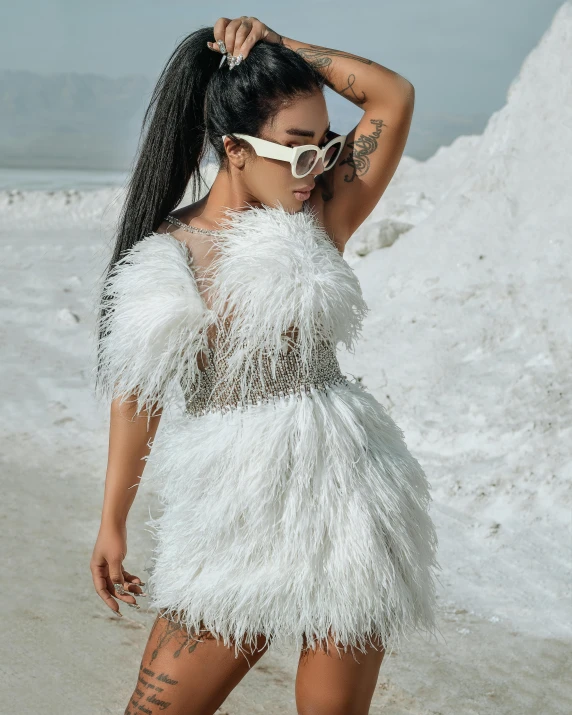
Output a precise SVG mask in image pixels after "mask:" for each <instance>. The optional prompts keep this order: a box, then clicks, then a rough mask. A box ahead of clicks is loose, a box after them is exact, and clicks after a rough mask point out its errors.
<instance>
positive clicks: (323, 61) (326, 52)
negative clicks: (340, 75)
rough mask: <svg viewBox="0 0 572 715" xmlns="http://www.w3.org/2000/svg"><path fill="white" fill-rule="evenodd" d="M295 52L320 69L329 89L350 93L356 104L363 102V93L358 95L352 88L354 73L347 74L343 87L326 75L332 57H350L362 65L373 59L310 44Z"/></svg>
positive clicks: (354, 78)
mask: <svg viewBox="0 0 572 715" xmlns="http://www.w3.org/2000/svg"><path fill="white" fill-rule="evenodd" d="M296 52H297V53H298V54H299V55H300V56H301V57H303V58H304V59H305V60H306V62H308V64H310V65H312V67H315V68H316V69H317V70H320V71H321V73H322V74H323V75H324V79H325V81H326V84H327V85H328V87H329V88H330V89H333V90H334V91H335V92H338V94H341V95H344V93H346V92H347V93H349V94H350V95H352V97H351V101H353V102H355V103H356V104H364V102H365V101H366V96H365V93H364V92H362V93H361V94H362V96H361V97H358V95H357V94H356V92H355V91H354V89H353V85H354V84H355V82H356V76H355V74H353V72H352V73H351V74H350V75H348V79H347V85H346V86H345V87H336V86H335V85H334V84H333V83H332V82H331V81H330V78H329V77H328V72H329V70H330V69H331V65H332V58H333V57H345V58H346V59H352V60H356V61H357V62H362V63H363V64H364V65H371V64H373V60H368V59H366V58H365V57H359V56H358V55H352V54H350V53H349V52H342V51H341V50H330V49H327V48H325V47H314V46H312V45H311V46H310V49H308V48H307V47H301V48H299V49H298V50H296ZM348 99H350V97H348Z"/></svg>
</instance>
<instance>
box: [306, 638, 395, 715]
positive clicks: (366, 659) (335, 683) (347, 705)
mask: <svg viewBox="0 0 572 715" xmlns="http://www.w3.org/2000/svg"><path fill="white" fill-rule="evenodd" d="M376 648H377V650H376V649H375V648H373V647H371V646H369V647H368V648H366V651H367V653H362V652H361V651H359V650H357V649H354V653H353V655H352V652H351V650H350V649H349V648H348V650H347V652H344V650H343V648H342V647H339V652H338V650H337V649H336V647H335V645H334V641H333V640H330V643H329V650H330V652H329V653H327V652H326V649H325V648H324V647H323V648H317V649H316V651H313V650H311V649H307V648H306V647H304V649H303V650H302V652H301V654H300V660H299V663H298V672H297V675H296V706H297V708H298V713H299V715H367V713H369V707H370V704H371V699H372V697H373V693H374V691H375V686H376V684H377V678H378V675H379V670H380V668H381V663H382V661H383V656H384V655H385V650H384V649H383V646H382V644H381V643H380V642H376Z"/></svg>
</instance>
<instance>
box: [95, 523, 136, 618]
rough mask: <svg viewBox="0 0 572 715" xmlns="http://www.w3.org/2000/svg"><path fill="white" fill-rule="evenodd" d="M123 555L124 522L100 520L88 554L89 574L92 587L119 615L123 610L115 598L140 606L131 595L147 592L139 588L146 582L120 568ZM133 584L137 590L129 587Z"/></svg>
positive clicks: (125, 528) (124, 551) (124, 552)
mask: <svg viewBox="0 0 572 715" xmlns="http://www.w3.org/2000/svg"><path fill="white" fill-rule="evenodd" d="M126 556H127V527H126V525H115V524H102V525H101V526H100V529H99V534H98V536H97V541H96V542H95V547H94V549H93V554H92V557H91V562H90V569H91V575H92V578H93V584H94V586H95V590H96V591H97V593H98V594H99V596H100V597H101V598H102V599H103V601H104V602H105V604H106V605H107V606H109V608H111V610H112V611H114V612H115V613H117V615H118V616H121V615H122V614H121V612H120V611H119V604H118V603H117V601H116V600H115V599H119V600H120V601H123V602H124V603H127V604H128V605H131V606H135V607H137V608H140V606H138V605H137V601H136V600H135V597H134V596H141V595H147V594H144V593H143V590H142V588H141V586H144V585H145V584H144V583H143V582H142V581H141V579H140V578H139V577H138V576H133V574H130V573H129V572H127V571H125V569H124V568H123V560H124V559H125V557H126ZM114 584H120V585H121V587H122V588H119V590H115V586H114ZM135 588H137V589H139V591H131V590H130V589H135ZM121 591H123V593H121Z"/></svg>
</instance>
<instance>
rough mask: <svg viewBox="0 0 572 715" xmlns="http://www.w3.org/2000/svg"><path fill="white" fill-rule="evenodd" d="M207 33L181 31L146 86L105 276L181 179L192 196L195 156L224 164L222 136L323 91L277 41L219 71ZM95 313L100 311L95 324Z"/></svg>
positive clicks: (154, 222) (255, 126)
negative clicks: (158, 71)
mask: <svg viewBox="0 0 572 715" xmlns="http://www.w3.org/2000/svg"><path fill="white" fill-rule="evenodd" d="M213 31H214V28H213V27H202V28H199V29H198V30H196V31H195V32H193V33H191V34H190V35H188V36H187V37H185V39H184V40H182V41H181V42H180V43H179V45H178V46H177V47H176V48H175V50H174V52H173V53H172V55H171V57H170V58H169V60H168V61H167V64H166V66H165V68H164V69H163V71H162V72H161V75H160V77H159V79H158V81H157V84H156V86H155V88H154V90H153V93H152V95H151V100H150V102H149V106H148V107H147V110H146V112H145V115H144V118H143V126H142V128H141V136H140V140H139V146H138V151H137V156H136V158H135V162H134V168H133V170H132V172H131V176H130V179H129V182H128V185H127V191H126V196H125V201H124V204H123V207H122V210H121V214H120V217H119V221H118V225H117V230H116V243H115V248H114V252H113V256H112V258H111V261H110V263H109V266H108V267H107V275H109V273H110V272H111V271H112V270H113V267H114V265H115V264H116V263H117V261H118V260H119V259H120V258H121V257H122V256H123V254H124V253H125V252H126V251H128V250H129V249H130V248H132V247H133V246H134V245H135V244H136V243H137V242H138V241H140V240H141V239H142V238H144V237H145V236H148V235H149V234H151V233H153V231H156V230H157V229H158V228H159V226H160V225H161V223H162V222H163V221H164V219H165V217H166V216H167V214H168V213H170V212H171V211H172V210H173V209H174V208H176V206H177V205H178V204H179V202H180V201H181V199H182V198H183V196H184V195H185V192H186V190H187V187H188V186H189V184H190V185H191V192H192V196H193V201H196V200H198V198H199V191H200V186H201V181H202V180H203V179H202V176H201V173H200V168H201V161H202V160H203V159H204V158H205V157H206V156H207V155H208V154H209V153H212V154H214V156H215V158H216V159H218V161H219V164H220V168H221V169H227V170H228V159H227V156H226V152H225V150H224V145H223V140H222V135H223V134H227V135H228V136H230V137H231V138H233V139H234V140H235V141H237V142H239V141H240V140H238V139H237V138H236V137H234V136H233V133H234V132H236V133H239V134H241V133H242V134H250V135H251V136H259V133H260V131H261V129H262V127H264V126H265V125H266V123H267V122H268V121H271V120H272V118H273V117H274V116H275V115H276V114H278V112H279V111H280V109H281V108H283V107H284V106H286V105H287V104H288V103H289V102H292V101H294V100H295V99H296V98H298V97H300V96H304V95H308V94H312V93H314V92H316V91H323V87H324V83H325V79H324V77H323V75H322V74H321V73H320V72H318V70H317V69H315V68H314V67H312V65H310V64H309V63H308V62H306V60H304V59H303V58H302V57H301V56H300V55H299V54H298V53H297V52H295V51H294V50H292V49H290V48H289V47H286V46H285V45H282V44H278V43H269V42H265V41H263V40H260V41H258V42H257V43H256V44H255V45H254V46H253V47H252V48H251V50H250V52H249V53H248V56H247V58H246V59H245V60H243V62H242V63H241V64H240V65H239V66H238V67H235V68H234V69H232V70H229V69H228V65H227V64H226V62H225V64H224V65H223V66H222V67H221V68H220V69H219V64H220V61H221V57H222V55H221V54H220V52H216V51H213V50H211V49H209V48H208V47H207V41H209V42H214V32H213ZM150 290H152V286H150ZM102 304H103V301H102ZM100 310H101V309H100ZM103 310H104V311H105V310H106V308H105V306H104V307H103ZM102 317H103V313H102V312H100V314H99V317H98V325H99V324H101V319H102ZM98 353H99V350H98ZM98 368H99V360H98ZM98 372H99V369H98Z"/></svg>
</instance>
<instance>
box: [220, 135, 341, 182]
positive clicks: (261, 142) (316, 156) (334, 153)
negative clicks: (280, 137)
mask: <svg viewBox="0 0 572 715" xmlns="http://www.w3.org/2000/svg"><path fill="white" fill-rule="evenodd" d="M226 136H227V135H226V134H223V136H222V138H223V139H225V138H226ZM234 136H235V137H238V139H244V140H245V141H247V142H248V143H249V144H251V145H252V148H253V149H254V151H255V152H256V154H257V155H258V156H263V157H265V158H266V159H278V160H279V161H287V162H289V163H290V166H291V167H292V176H294V178H296V179H302V178H303V177H304V176H308V174H309V173H310V172H311V171H312V169H313V168H314V167H315V166H316V164H317V163H318V162H319V161H320V159H322V160H323V162H324V171H327V170H328V169H331V168H332V166H333V165H334V164H335V163H336V161H337V159H338V157H339V156H340V154H341V152H342V149H343V148H344V144H345V143H346V136H347V134H343V135H341V134H340V135H338V136H336V137H334V139H332V140H331V141H329V142H328V143H327V144H326V145H325V146H324V147H323V148H320V147H319V146H316V145H315V144H304V146H296V147H290V146H284V145H283V144H278V143H277V142H271V141H268V140H267V139H260V137H251V136H249V135H248V134H234Z"/></svg>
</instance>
